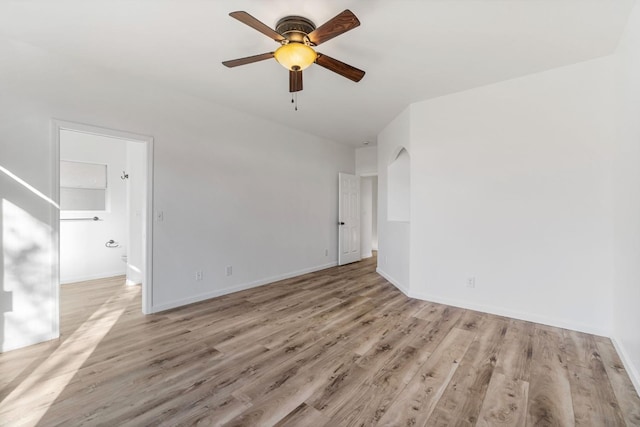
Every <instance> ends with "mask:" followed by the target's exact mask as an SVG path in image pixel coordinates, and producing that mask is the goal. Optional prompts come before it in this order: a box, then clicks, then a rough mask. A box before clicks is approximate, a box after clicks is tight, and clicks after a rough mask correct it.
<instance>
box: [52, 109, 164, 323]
mask: <svg viewBox="0 0 640 427" xmlns="http://www.w3.org/2000/svg"><path fill="white" fill-rule="evenodd" d="M62 130H69V131H73V132H81V133H88V134H91V135H99V136H106V137H109V138H117V139H123V140H126V141H131V142H139V143H143V144H145V145H146V149H147V150H146V151H147V164H146V166H147V177H146V178H147V179H146V188H145V195H146V215H145V221H146V223H145V232H146V239H145V244H144V249H145V253H144V257H145V262H144V264H145V272H144V280H143V281H142V313H144V314H149V313H152V312H153V137H152V136H149V135H141V134H137V133H132V132H125V131H121V130H116V129H109V128H104V127H100V126H93V125H87V124H84V123H76V122H71V121H66V120H59V119H52V120H51V132H52V138H51V140H52V145H53V147H52V148H53V150H52V152H53V155H52V156H51V157H52V161H53V164H52V165H51V174H52V177H51V181H52V185H53V188H52V194H53V195H54V197H55V199H54V200H55V201H56V203H58V205H59V203H60V131H62ZM53 220H54V221H53V223H54V225H55V232H54V236H55V237H54V242H53V251H52V252H53V260H52V261H53V262H52V264H53V265H54V268H53V274H54V278H55V279H54V281H53V282H54V283H53V285H54V287H55V289H54V290H53V294H54V302H53V304H54V322H55V323H54V328H53V329H54V331H55V333H56V336H59V335H60V209H56V210H55V214H54V218H53Z"/></svg>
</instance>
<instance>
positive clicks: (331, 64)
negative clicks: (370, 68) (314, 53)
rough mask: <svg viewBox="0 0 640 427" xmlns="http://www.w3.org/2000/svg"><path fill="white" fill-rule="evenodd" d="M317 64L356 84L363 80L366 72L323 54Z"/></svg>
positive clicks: (317, 59)
mask: <svg viewBox="0 0 640 427" xmlns="http://www.w3.org/2000/svg"><path fill="white" fill-rule="evenodd" d="M316 64H318V65H320V66H322V67H324V68H326V69H327V70H331V71H333V72H334V73H338V74H340V75H341V76H343V77H346V78H348V79H349V80H353V81H354V82H356V83H357V82H359V81H360V80H362V78H363V77H364V74H365V72H364V71H362V70H360V69H358V68H356V67H352V66H351V65H349V64H345V63H344V62H341V61H338V60H337V59H333V58H331V57H330V56H327V55H323V54H322V53H318V57H317V58H316Z"/></svg>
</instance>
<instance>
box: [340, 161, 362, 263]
mask: <svg viewBox="0 0 640 427" xmlns="http://www.w3.org/2000/svg"><path fill="white" fill-rule="evenodd" d="M338 179H339V184H338V193H339V194H340V200H339V202H338V229H339V231H338V265H344V264H349V263H350V262H356V261H360V178H359V177H357V176H355V175H349V174H348V173H340V174H338Z"/></svg>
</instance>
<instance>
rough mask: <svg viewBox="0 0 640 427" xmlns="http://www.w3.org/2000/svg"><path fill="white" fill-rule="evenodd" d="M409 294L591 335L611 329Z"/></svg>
mask: <svg viewBox="0 0 640 427" xmlns="http://www.w3.org/2000/svg"><path fill="white" fill-rule="evenodd" d="M409 296H410V297H411V298H416V299H420V300H424V301H429V302H435V303H439V304H446V305H451V306H453V307H459V308H464V309H467V310H474V311H480V312H483V313H489V314H495V315H496V316H503V317H509V318H511V319H517V320H524V321H526V322H533V323H539V324H542V325H547V326H553V327H556V328H562V329H570V330H573V331H578V332H584V333H587V334H592V335H599V336H603V337H608V336H610V334H611V331H609V330H605V329H601V328H594V327H593V326H590V325H585V324H582V323H576V322H571V321H567V320H564V319H555V318H551V317H547V316H539V315H536V314H533V313H523V312H520V311H513V310H508V309H505V308H501V307H494V306H488V305H484V304H477V303H473V302H469V301H463V300H458V299H452V298H442V297H438V296H435V295H430V294H423V293H416V292H409Z"/></svg>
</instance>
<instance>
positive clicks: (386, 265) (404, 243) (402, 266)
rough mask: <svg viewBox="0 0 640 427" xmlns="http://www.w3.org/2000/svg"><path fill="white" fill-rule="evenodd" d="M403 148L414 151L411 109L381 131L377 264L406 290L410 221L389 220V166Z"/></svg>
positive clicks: (407, 284)
mask: <svg viewBox="0 0 640 427" xmlns="http://www.w3.org/2000/svg"><path fill="white" fill-rule="evenodd" d="M401 148H405V149H406V150H408V151H409V152H411V137H410V109H409V108H407V109H406V110H404V111H403V112H402V113H400V114H399V115H398V117H396V118H395V119H394V120H393V121H392V122H391V123H389V124H388V125H387V127H385V128H384V130H383V131H382V132H381V133H380V135H378V268H377V271H378V272H379V273H380V274H381V275H383V276H384V277H385V278H386V279H387V280H389V281H390V282H391V283H393V284H394V285H396V286H397V287H398V288H399V289H401V290H403V292H405V293H408V292H409V266H410V260H409V258H410V251H409V244H410V234H411V224H410V222H408V221H404V222H398V221H389V220H388V214H387V167H388V166H389V164H390V163H391V162H392V161H393V160H395V158H396V157H397V155H398V152H399V150H400V149H401Z"/></svg>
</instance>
